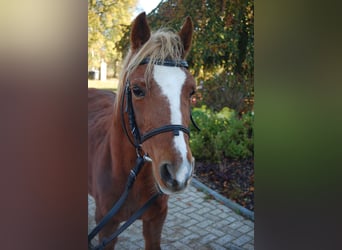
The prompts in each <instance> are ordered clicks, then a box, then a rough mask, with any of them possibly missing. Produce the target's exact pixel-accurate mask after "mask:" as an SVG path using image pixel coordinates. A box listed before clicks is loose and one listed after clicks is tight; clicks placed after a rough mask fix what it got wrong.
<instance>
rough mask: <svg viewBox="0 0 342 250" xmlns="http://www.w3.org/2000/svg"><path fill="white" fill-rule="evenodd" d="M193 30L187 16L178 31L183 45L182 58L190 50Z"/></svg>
mask: <svg viewBox="0 0 342 250" xmlns="http://www.w3.org/2000/svg"><path fill="white" fill-rule="evenodd" d="M193 30H194V26H193V23H192V20H191V17H189V16H187V17H186V20H185V22H184V24H183V26H182V29H181V30H180V31H179V33H178V35H179V36H180V38H181V41H182V43H183V46H184V52H183V55H182V57H183V58H185V57H186V55H187V54H188V52H189V51H190V47H191V41H192V33H193Z"/></svg>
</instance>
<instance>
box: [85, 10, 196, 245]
mask: <svg viewBox="0 0 342 250" xmlns="http://www.w3.org/2000/svg"><path fill="white" fill-rule="evenodd" d="M192 34H193V23H192V20H191V18H190V17H187V18H186V19H185V21H184V23H183V25H182V27H181V29H180V31H179V32H178V33H176V32H173V31H171V30H168V29H165V28H163V29H159V30H157V31H156V32H153V33H151V31H150V27H149V25H148V23H147V18H146V14H145V13H144V12H143V13H141V14H139V15H138V16H137V17H136V18H135V19H134V21H133V22H132V26H131V34H130V49H129V51H128V53H127V56H126V57H125V59H124V61H123V69H122V72H121V74H120V77H119V83H118V90H117V93H116V94H115V93H113V92H109V91H104V90H98V89H88V192H89V194H90V195H91V196H92V197H93V198H94V199H95V203H96V212H95V220H96V222H97V223H98V222H99V221H100V220H101V218H103V217H104V216H105V215H106V213H107V212H108V211H109V210H110V209H111V207H112V206H113V204H114V203H115V202H116V201H117V200H118V198H119V197H120V194H121V193H122V192H123V190H124V188H125V183H126V180H127V177H128V176H129V174H130V170H131V168H132V167H133V166H134V164H135V160H136V158H137V155H143V154H144V155H147V156H148V157H149V159H151V162H148V161H146V162H145V163H144V165H143V167H142V170H141V172H140V174H139V176H138V178H137V179H136V182H135V183H134V185H133V187H132V189H131V191H130V193H129V195H128V197H127V200H126V201H125V203H124V205H123V207H122V208H121V209H120V210H119V211H118V213H117V214H116V215H115V216H114V217H113V218H112V219H111V220H110V221H109V222H108V223H107V224H106V225H105V227H104V228H103V229H102V230H101V231H100V233H99V241H100V242H101V239H103V238H105V237H108V236H109V235H110V234H111V233H112V232H114V231H115V230H116V229H117V228H118V226H119V224H120V223H121V222H123V221H125V220H127V218H129V216H131V215H132V214H133V213H134V212H135V211H136V210H137V209H138V208H140V207H141V206H142V205H143V204H144V203H145V202H146V201H147V200H148V199H149V198H150V197H151V196H152V195H154V194H156V193H160V194H161V195H160V196H158V198H157V199H156V200H155V201H154V203H153V204H152V205H151V206H150V207H149V208H148V209H147V210H146V212H145V213H144V214H143V215H142V216H141V218H139V219H141V220H142V223H143V236H144V240H145V249H160V240H161V233H162V227H163V224H164V221H165V218H166V215H167V202H168V197H169V195H172V194H175V193H179V192H183V191H184V190H185V189H186V188H187V187H188V185H189V183H190V181H191V178H192V175H193V170H194V157H193V156H192V153H191V149H190V146H189V130H188V128H189V125H190V121H191V117H190V116H191V113H190V109H191V101H190V100H191V96H192V95H193V94H194V93H195V89H196V83H195V80H194V77H193V76H192V75H191V74H190V72H189V71H188V69H187V63H186V61H185V58H186V56H187V54H188V52H189V50H190V47H191V43H192ZM129 110H130V111H131V112H129ZM132 126H133V127H132ZM129 127H130V128H129ZM130 129H131V130H132V131H130ZM116 241H117V239H115V240H113V241H112V242H111V244H109V245H108V246H107V247H106V248H105V249H113V248H114V247H115V243H116Z"/></svg>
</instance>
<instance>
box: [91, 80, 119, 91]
mask: <svg viewBox="0 0 342 250" xmlns="http://www.w3.org/2000/svg"><path fill="white" fill-rule="evenodd" d="M88 88H97V89H103V90H110V91H116V90H117V88H118V79H117V78H113V79H108V80H106V81H100V80H88Z"/></svg>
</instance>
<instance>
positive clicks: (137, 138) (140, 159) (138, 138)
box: [88, 58, 200, 250]
mask: <svg viewBox="0 0 342 250" xmlns="http://www.w3.org/2000/svg"><path fill="white" fill-rule="evenodd" d="M149 61H150V59H149V58H145V59H143V60H142V61H141V62H140V65H142V64H147V63H149ZM154 64H157V65H164V66H173V67H184V68H188V63H187V62H186V61H185V60H181V61H173V60H164V61H155V62H154ZM124 97H126V98H127V101H126V108H125V111H124V99H125V98H124ZM124 112H126V113H127V114H128V121H129V126H130V129H131V133H132V135H133V140H132V139H131V137H130V136H129V134H128V131H127V127H126V124H125V119H124ZM190 118H191V119H190V120H191V122H192V123H193V125H194V127H195V128H196V129H198V130H200V129H199V128H198V126H197V125H196V123H195V122H194V120H193V118H192V115H191V113H190ZM121 124H122V127H123V130H124V132H125V134H126V136H127V138H128V140H129V141H130V143H131V144H132V145H133V146H134V147H135V149H136V152H137V160H136V164H135V167H134V168H133V169H132V170H131V171H130V174H129V176H128V180H127V182H126V186H125V190H124V192H123V193H122V195H121V196H120V198H119V200H118V201H117V202H116V203H115V204H114V206H113V207H112V208H111V210H110V211H109V212H108V213H107V214H106V215H105V216H104V217H103V218H102V219H101V221H100V222H99V224H98V225H97V226H96V227H95V228H94V229H93V230H92V231H91V232H90V233H89V234H88V248H89V249H91V250H102V249H104V248H105V247H106V245H107V244H108V243H110V242H111V241H112V240H114V239H115V238H116V237H118V236H119V235H120V234H121V233H122V232H123V231H124V230H125V229H127V228H128V227H129V226H130V225H131V224H132V223H133V222H134V221H135V220H137V219H138V218H139V217H141V215H142V214H143V213H144V212H145V211H146V210H147V209H148V208H149V206H150V205H152V204H153V202H154V201H155V200H156V199H157V198H158V197H159V196H160V195H161V194H162V193H160V192H161V191H160V190H159V193H156V194H155V195H153V196H152V197H151V198H150V199H149V200H148V201H147V202H146V203H145V204H144V205H143V206H142V207H141V208H140V209H139V210H138V211H136V212H135V213H134V214H133V215H132V216H131V217H130V218H129V219H128V220H127V221H126V222H125V223H124V224H123V225H122V226H121V227H120V228H119V229H118V230H117V231H116V232H114V233H113V234H112V235H111V236H110V237H109V238H104V239H103V240H102V242H101V243H100V244H98V245H97V246H95V247H94V246H93V245H92V244H91V241H92V239H93V238H94V237H95V236H96V235H97V234H98V233H99V232H100V231H101V229H102V228H103V227H104V226H105V225H106V224H107V223H108V221H109V220H110V219H111V218H112V217H113V216H114V215H115V214H116V213H117V212H118V211H119V210H120V208H121V207H122V205H123V204H124V202H125V200H126V198H127V196H128V193H129V191H130V189H131V188H132V186H133V184H134V182H135V180H136V178H137V176H138V174H139V172H140V170H141V168H142V166H143V165H144V164H145V163H146V162H152V159H151V158H150V157H149V156H148V155H147V154H145V155H144V156H141V153H142V148H141V144H142V143H143V142H144V141H146V140H148V139H149V138H151V137H153V136H155V135H158V134H161V133H165V132H173V135H174V136H179V131H182V132H184V133H186V134H187V135H188V136H190V130H189V128H186V127H184V126H183V125H177V124H170V125H165V126H162V127H160V128H156V129H152V130H151V131H149V132H147V133H145V134H143V135H141V134H140V131H139V128H138V126H137V124H136V121H135V115H134V109H133V103H132V92H131V89H130V81H129V80H128V79H127V81H126V86H125V90H124V96H123V98H122V101H121Z"/></svg>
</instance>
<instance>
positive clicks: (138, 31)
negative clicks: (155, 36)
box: [131, 12, 151, 51]
mask: <svg viewBox="0 0 342 250" xmlns="http://www.w3.org/2000/svg"><path fill="white" fill-rule="evenodd" d="M150 36H151V31H150V27H149V26H148V24H147V19H146V13H145V12H142V13H141V14H139V15H138V16H137V17H136V18H135V20H134V21H133V24H132V32H131V48H132V50H133V51H134V50H137V49H139V48H140V47H141V46H142V45H144V43H146V42H147V40H148V39H149V38H150Z"/></svg>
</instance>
